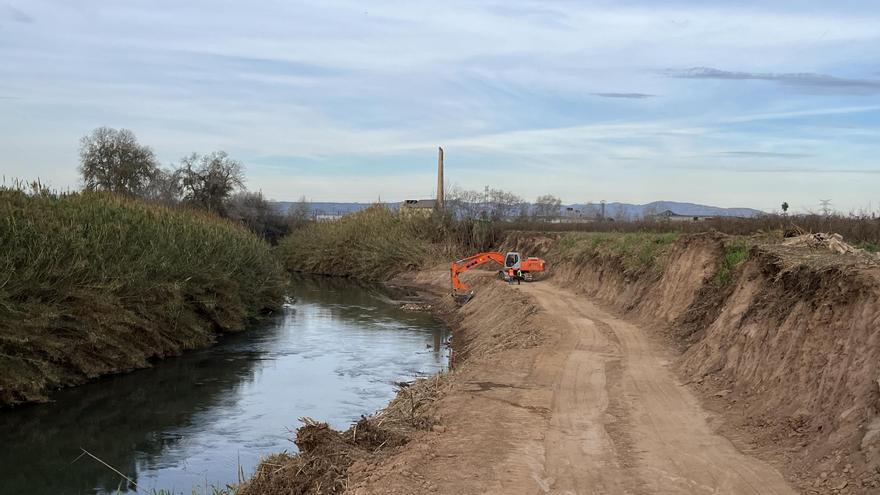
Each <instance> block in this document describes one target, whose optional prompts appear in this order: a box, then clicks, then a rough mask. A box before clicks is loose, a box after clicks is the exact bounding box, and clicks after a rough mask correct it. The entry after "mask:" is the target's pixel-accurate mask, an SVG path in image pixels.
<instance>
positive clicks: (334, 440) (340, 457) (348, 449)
mask: <svg viewBox="0 0 880 495" xmlns="http://www.w3.org/2000/svg"><path fill="white" fill-rule="evenodd" d="M302 421H303V422H304V423H305V424H304V425H303V426H301V427H300V428H299V429H297V430H296V441H295V443H296V445H297V447H299V449H300V453H299V454H298V455H289V454H286V453H284V454H277V455H273V456H271V457H269V458H266V459H265V460H263V461H262V462H261V463H260V465H259V466H258V467H257V470H256V472H255V473H254V476H253V477H252V478H251V479H250V480H249V481H248V482H247V483H246V484H245V485H244V486H242V487H241V489H240V490H239V492H238V493H240V494H242V495H249V494H261V495H275V494H279V495H280V494H284V495H288V494H296V495H300V494H306V493H309V494H333V493H342V492H343V491H344V490H345V475H346V472H347V471H348V467H349V466H351V464H352V463H353V462H354V461H355V459H356V458H358V457H362V456H364V455H366V453H365V452H364V451H363V450H361V449H360V448H358V447H357V446H356V445H352V444H351V443H350V442H348V441H346V439H345V438H344V436H343V434H341V433H339V432H337V431H334V430H332V429H331V428H330V427H329V426H327V424H326V423H318V422H315V421H313V420H310V419H309V418H303V419H302Z"/></svg>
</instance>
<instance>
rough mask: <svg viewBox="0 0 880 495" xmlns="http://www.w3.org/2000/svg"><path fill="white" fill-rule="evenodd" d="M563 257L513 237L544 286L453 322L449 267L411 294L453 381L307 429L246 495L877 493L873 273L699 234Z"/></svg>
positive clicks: (878, 318)
mask: <svg viewBox="0 0 880 495" xmlns="http://www.w3.org/2000/svg"><path fill="white" fill-rule="evenodd" d="M744 243H745V244H744ZM559 244H560V239H559V238H558V237H555V236H551V237H548V236H542V235H527V234H522V235H515V236H511V237H510V238H508V239H507V241H506V242H505V245H504V246H502V247H503V248H513V247H516V248H519V249H520V250H521V251H523V252H525V253H527V254H529V255H540V256H545V257H546V258H547V259H548V262H550V264H551V266H552V269H551V271H550V273H548V274H547V276H546V277H545V278H544V279H543V280H540V281H539V282H537V283H535V284H531V285H528V286H526V285H523V286H521V287H517V286H507V285H505V284H503V283H500V282H498V281H497V280H494V279H492V278H491V273H489V272H484V273H479V272H477V273H470V274H469V276H470V277H471V278H472V280H473V285H474V286H475V287H476V297H475V298H474V299H473V300H472V301H471V302H469V303H468V304H467V305H465V306H463V307H457V306H455V305H454V304H453V303H452V301H451V300H450V298H448V297H447V296H444V294H445V290H446V287H447V284H448V279H447V273H446V270H445V269H443V268H442V267H438V268H437V269H435V270H429V271H424V272H420V273H415V274H410V275H409V276H407V277H404V278H403V279H402V280H401V281H403V282H407V283H411V284H418V285H421V286H422V287H424V288H427V289H428V290H431V291H433V293H434V294H435V296H434V298H435V300H436V307H437V308H438V310H439V311H440V312H441V313H442V314H443V315H444V316H445V318H447V319H448V320H449V321H450V322H451V324H452V325H453V328H454V330H455V337H454V348H455V364H456V367H455V370H454V371H453V372H451V373H447V374H445V375H441V376H438V377H435V378H432V379H430V380H424V381H421V382H417V383H416V384H414V385H413V386H411V387H407V388H405V389H403V390H402V391H401V393H399V394H398V397H397V399H395V401H394V402H392V404H391V405H390V406H389V407H388V408H387V409H386V410H384V411H382V412H380V413H379V414H378V415H377V416H376V417H374V418H369V419H366V420H364V421H362V422H361V423H359V424H358V425H357V426H355V427H353V428H352V429H350V430H348V431H347V432H345V433H342V434H340V433H336V432H332V431H331V430H328V429H327V428H325V427H324V426H323V425H320V424H311V425H308V426H306V427H304V428H303V429H302V430H301V432H300V437H301V438H302V440H298V444H299V443H300V442H301V443H302V444H301V445H300V447H301V449H302V451H303V454H302V455H301V456H297V457H288V456H282V457H276V458H272V459H269V460H267V462H266V463H264V465H263V466H262V467H261V469H260V470H259V472H258V474H257V475H256V476H255V477H254V479H253V480H252V481H251V482H250V483H249V484H248V485H247V486H245V487H244V489H243V492H244V493H339V492H342V491H346V490H347V492H349V493H359V494H361V493H363V494H366V493H585V492H589V491H590V490H598V491H599V492H602V493H695V492H699V491H703V490H709V491H714V492H716V493H795V492H797V491H800V492H803V493H875V492H876V491H877V490H878V488H877V487H878V485H880V476H878V461H880V427H878V424H880V420H878V419H877V418H878V400H880V388H878V382H877V377H878V376H880V370H878V367H880V359H878V358H880V356H878V352H880V346H878V342H877V338H878V336H877V331H878V327H880V269H878V267H877V266H876V264H875V263H874V262H871V261H868V260H867V259H865V258H862V257H859V256H852V255H833V254H831V253H828V252H819V251H815V250H808V249H795V248H783V247H780V246H776V245H770V244H762V243H761V242H759V241H758V240H746V241H744V240H742V239H728V238H725V237H721V236H716V235H709V234H706V235H697V236H687V237H682V238H681V239H679V240H677V241H676V242H674V243H670V244H668V245H665V246H661V247H660V248H658V249H657V250H656V252H654V255H655V256H656V260H652V263H649V264H646V265H639V264H633V263H631V262H630V260H628V259H625V258H624V257H623V256H617V255H615V253H614V252H613V251H610V252H601V251H596V250H591V251H589V252H584V253H583V254H582V255H579V256H570V255H566V256H563V255H561V254H560V251H559ZM744 245H745V247H746V251H745V252H744V253H745V254H743V256H742V257H739V256H734V255H735V254H736V253H735V251H736V250H737V249H742V247H743V246H744ZM652 252H653V251H652ZM569 254H570V253H569ZM731 260H733V261H731ZM653 261H656V262H653ZM358 431H360V432H362V433H360V434H359V433H357V432H358ZM316 439H318V440H316Z"/></svg>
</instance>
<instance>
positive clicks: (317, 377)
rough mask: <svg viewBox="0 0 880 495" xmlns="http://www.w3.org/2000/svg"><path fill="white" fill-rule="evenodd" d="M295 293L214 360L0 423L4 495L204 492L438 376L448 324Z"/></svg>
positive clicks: (9, 414)
mask: <svg viewBox="0 0 880 495" xmlns="http://www.w3.org/2000/svg"><path fill="white" fill-rule="evenodd" d="M292 295H293V296H294V297H295V298H296V301H295V302H294V303H293V304H291V305H288V306H287V307H285V309H284V311H283V312H282V313H281V314H279V315H277V316H276V317H274V318H273V319H271V320H270V321H268V322H265V323H261V324H260V325H259V326H258V327H257V328H252V329H249V330H248V331H247V332H244V333H241V334H236V335H231V336H227V337H225V338H223V339H222V340H221V342H220V343H219V344H217V345H215V346H213V347H211V348H208V349H204V350H200V351H194V352H190V353H188V354H185V355H184V356H181V357H177V358H170V359H166V360H164V361H159V362H157V363H155V365H154V366H153V367H152V368H149V369H145V370H140V371H136V372H133V373H128V374H124V375H118V376H113V377H107V378H103V379H100V380H97V381H95V382H92V383H89V384H87V385H84V386H81V387H75V388H70V389H66V390H62V391H59V392H56V393H55V394H54V395H53V396H52V399H53V402H52V403H49V404H40V405H34V406H27V407H22V408H18V409H13V410H8V411H0V440H2V444H0V493H4V494H5V493H28V494H31V495H49V494H52V495H58V494H65V495H66V494H105V493H106V494H116V493H121V494H126V493H141V494H152V493H154V492H157V491H159V490H166V491H170V492H171V493H175V494H178V493H183V494H186V495H192V494H193V493H197V494H204V493H206V492H207V493H211V492H212V487H214V486H221V487H222V486H225V485H226V484H227V483H234V482H236V481H237V480H238V473H239V470H241V471H243V472H244V474H245V475H246V476H247V475H249V474H251V473H252V472H253V469H254V467H255V466H256V464H257V462H258V461H259V459H260V456H262V455H266V454H269V453H275V452H280V451H283V450H288V451H295V450H296V446H295V445H294V444H293V443H292V442H291V441H290V439H291V438H293V436H294V435H293V430H295V429H296V428H297V427H298V426H299V422H298V421H297V419H298V418H300V417H303V416H309V417H313V418H316V419H320V420H323V421H328V422H329V423H330V424H331V426H333V427H335V428H341V429H344V428H347V427H348V426H349V425H350V423H351V422H353V421H356V420H357V419H358V418H359V417H360V415H361V414H371V413H373V412H375V411H376V410H377V409H380V408H381V407H383V406H384V405H385V404H386V403H387V402H388V401H389V400H390V399H391V398H392V397H393V396H394V385H393V382H395V381H402V380H412V379H413V378H415V377H419V376H425V375H428V374H432V373H436V372H437V371H439V370H441V369H443V368H444V367H445V366H446V363H447V358H448V355H447V351H446V346H445V345H444V344H445V342H446V340H447V338H448V331H447V329H446V328H445V327H444V326H443V324H442V323H441V322H439V321H437V320H436V319H434V318H433V317H431V316H430V315H428V314H425V313H409V312H404V311H402V310H400V309H399V307H398V306H399V304H398V303H395V302H394V301H393V300H392V299H391V298H390V296H389V294H387V293H386V292H384V291H383V290H380V289H376V288H369V287H363V286H357V285H354V284H351V283H349V282H345V281H339V280H333V279H306V280H296V281H295V282H294V284H293V288H292ZM82 449H84V450H85V451H88V452H89V453H91V454H93V455H94V456H95V457H97V458H99V459H101V461H103V462H105V463H106V464H108V465H110V466H112V468H113V469H115V470H118V471H120V472H121V473H123V474H124V475H125V476H126V477H128V478H130V479H131V480H132V482H133V483H136V486H135V485H134V484H133V483H129V482H126V481H125V480H124V479H123V478H122V476H120V475H119V474H116V473H114V471H113V470H112V469H111V468H109V467H107V466H105V465H103V464H101V463H100V462H98V461H97V460H95V459H93V458H91V457H89V456H88V455H83V450H82ZM206 487H207V490H206Z"/></svg>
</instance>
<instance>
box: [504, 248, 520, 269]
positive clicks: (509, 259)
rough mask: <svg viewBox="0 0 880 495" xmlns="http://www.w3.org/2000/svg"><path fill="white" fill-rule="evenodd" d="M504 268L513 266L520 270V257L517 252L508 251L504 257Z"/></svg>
mask: <svg viewBox="0 0 880 495" xmlns="http://www.w3.org/2000/svg"><path fill="white" fill-rule="evenodd" d="M504 268H513V269H514V270H519V268H520V257H519V253H517V252H510V253H507V256H505V257H504Z"/></svg>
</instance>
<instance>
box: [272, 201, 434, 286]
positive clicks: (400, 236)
mask: <svg viewBox="0 0 880 495" xmlns="http://www.w3.org/2000/svg"><path fill="white" fill-rule="evenodd" d="M431 226H432V219H431V218H423V217H419V216H406V215H401V214H397V213H395V212H392V211H390V210H388V209H387V208H385V207H383V206H380V205H376V206H372V207H370V208H368V209H366V210H364V211H361V212H358V213H355V214H352V215H348V216H346V217H343V218H342V219H341V220H339V221H337V222H325V223H313V224H311V225H309V226H308V227H305V228H303V229H300V230H297V231H294V232H293V233H292V234H290V235H289V236H287V237H286V238H284V239H283V240H282V241H281V243H280V244H279V246H278V250H279V253H280V255H281V259H282V260H283V262H284V265H285V266H286V267H287V268H288V269H289V270H291V271H301V272H307V273H314V274H322V275H336V276H346V277H354V278H360V279H365V280H381V279H387V278H390V277H392V276H394V275H395V274H397V273H400V272H403V271H406V270H411V269H415V268H418V267H419V266H421V264H422V263H423V262H424V261H425V260H427V259H428V258H429V256H430V254H431V253H432V252H435V251H437V248H436V247H435V246H433V245H432V243H431V242H430V230H431Z"/></svg>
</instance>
